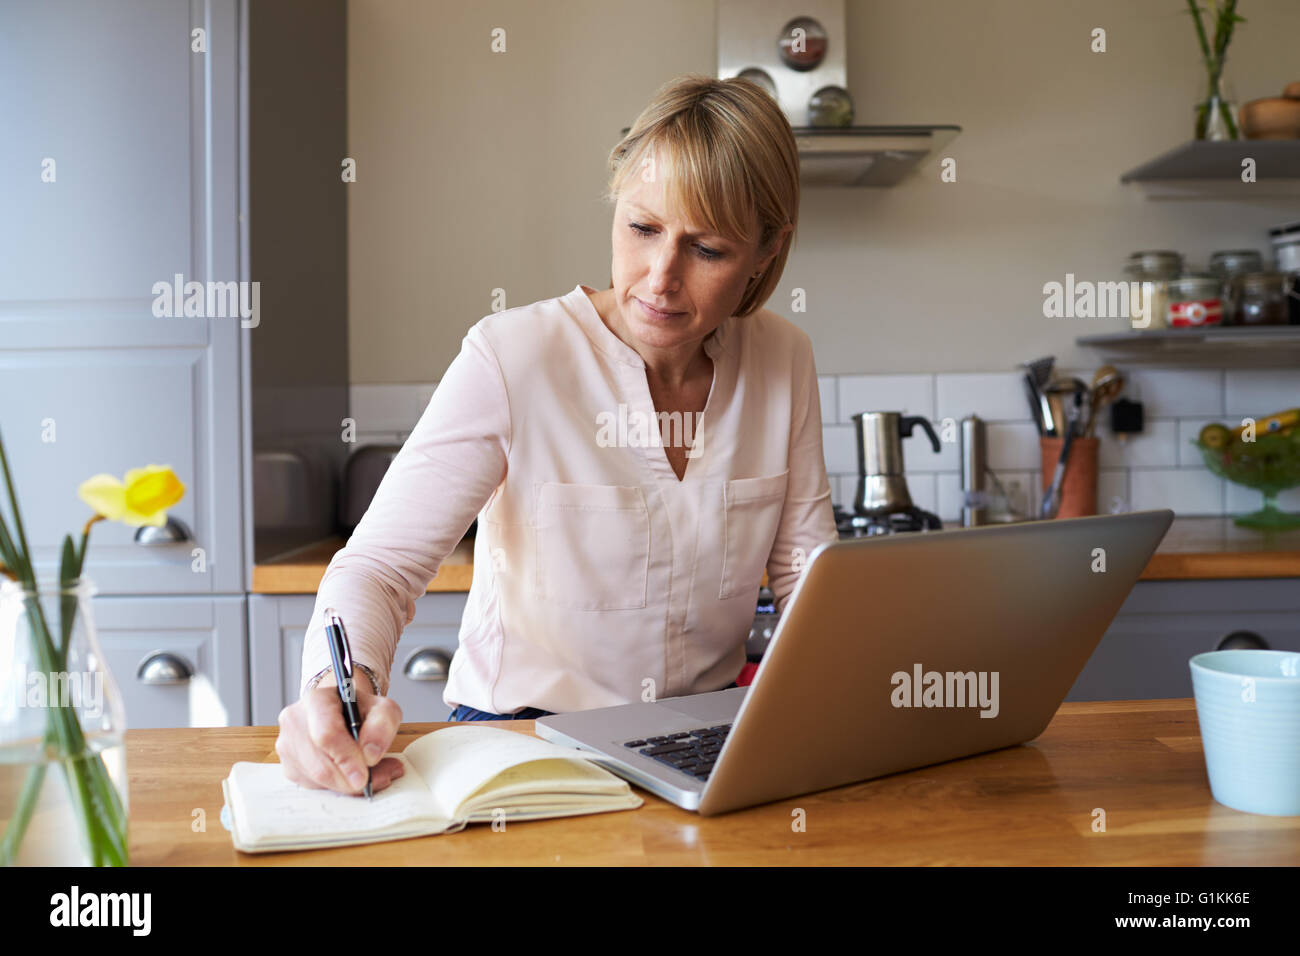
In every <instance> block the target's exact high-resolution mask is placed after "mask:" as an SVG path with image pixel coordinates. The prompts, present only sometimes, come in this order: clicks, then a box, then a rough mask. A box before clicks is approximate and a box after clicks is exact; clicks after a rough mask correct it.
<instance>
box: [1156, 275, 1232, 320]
mask: <svg viewBox="0 0 1300 956" xmlns="http://www.w3.org/2000/svg"><path fill="white" fill-rule="evenodd" d="M1222 295H1223V283H1222V282H1221V281H1220V280H1219V279H1218V278H1217V277H1215V276H1212V275H1205V274H1203V273H1199V272H1198V273H1187V274H1184V275H1181V276H1179V277H1178V278H1177V279H1171V280H1170V281H1169V327H1170V328H1173V329H1185V328H1199V327H1201V326H1205V325H1222V324H1223V300H1222Z"/></svg>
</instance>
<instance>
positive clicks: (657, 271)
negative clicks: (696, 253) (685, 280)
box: [650, 242, 681, 292]
mask: <svg viewBox="0 0 1300 956" xmlns="http://www.w3.org/2000/svg"><path fill="white" fill-rule="evenodd" d="M680 267H681V255H680V254H679V253H678V251H677V247H676V246H674V245H673V244H672V243H671V242H666V243H664V244H663V245H662V246H661V247H660V248H659V249H658V251H656V253H655V256H654V260H653V261H652V263H651V266H650V283H651V288H652V289H654V290H655V291H656V292H661V291H668V290H670V289H671V288H672V287H673V286H674V285H675V284H676V282H677V272H678V270H679V269H680Z"/></svg>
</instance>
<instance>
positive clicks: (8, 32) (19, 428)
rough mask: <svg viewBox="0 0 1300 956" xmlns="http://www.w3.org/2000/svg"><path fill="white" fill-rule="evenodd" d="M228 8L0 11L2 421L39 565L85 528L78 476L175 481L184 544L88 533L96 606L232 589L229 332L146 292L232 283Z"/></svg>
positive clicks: (236, 409) (236, 529)
mask: <svg viewBox="0 0 1300 956" xmlns="http://www.w3.org/2000/svg"><path fill="white" fill-rule="evenodd" d="M237 13H238V4H237V2H236V0H206V2H203V3H196V4H176V3H168V2H161V0H152V2H151V0H118V2H115V3H113V4H100V3H91V2H74V0H56V2H48V3H40V4H6V5H4V6H2V7H0V115H3V116H4V117H5V122H4V137H5V148H4V149H3V150H0V182H3V183H4V196H5V207H6V216H5V219H6V222H7V223H8V225H9V226H10V228H6V229H4V230H0V427H3V434H4V438H5V444H6V448H7V450H8V451H9V453H10V458H11V462H12V464H13V467H14V471H15V479H16V481H17V484H18V487H19V490H20V495H21V499H22V504H23V509H24V512H25V513H26V517H27V524H28V531H29V539H30V541H31V545H32V548H33V552H34V554H33V557H34V559H35V561H36V563H37V565H38V574H39V575H41V576H53V575H54V573H55V568H56V564H57V560H58V554H59V547H60V544H61V542H62V538H63V535H64V534H65V533H70V532H71V533H74V534H75V532H76V531H77V530H78V529H79V528H80V526H81V524H82V522H83V521H84V520H85V519H86V517H87V516H88V509H87V508H86V506H85V505H84V504H82V503H81V502H80V501H79V499H78V498H77V493H76V492H77V486H78V485H79V484H80V483H81V482H82V481H84V480H85V479H87V478H89V477H91V475H92V474H97V473H101V472H107V473H109V474H113V475H115V476H117V477H119V478H120V477H122V476H123V475H124V474H125V472H126V471H127V470H128V469H130V468H134V467H138V466H143V465H148V464H162V465H170V466H171V467H172V468H173V469H174V470H175V471H176V473H177V474H178V475H179V476H180V478H181V480H182V481H183V482H185V484H186V494H185V497H184V498H183V499H182V501H181V502H180V503H179V504H178V505H177V506H176V507H175V508H173V509H171V512H170V514H171V515H172V516H173V517H175V518H177V519H179V520H180V521H181V522H182V523H183V524H184V525H186V526H187V528H188V529H189V530H190V531H191V532H192V535H193V539H192V540H189V541H184V542H181V543H177V544H168V545H162V546H151V547H145V546H142V545H139V544H136V543H135V542H134V539H133V532H132V529H129V528H127V527H125V526H123V525H120V524H101V525H100V526H98V527H97V528H96V529H95V531H94V533H93V540H92V544H91V547H90V550H89V552H88V557H87V562H86V569H85V570H86V574H87V576H88V577H90V578H91V579H92V580H93V581H94V582H95V585H96V587H97V588H98V590H99V592H100V593H101V594H104V595H110V594H178V593H187V594H212V593H220V592H227V593H229V592H242V590H243V560H242V549H243V540H242V529H243V522H242V521H240V520H238V516H240V515H241V507H242V505H241V494H240V478H241V412H240V388H239V385H238V383H239V381H240V336H241V333H243V332H244V330H242V329H241V327H240V319H239V317H238V316H237V315H236V316H232V317H197V316H191V317H186V316H183V315H182V316H165V315H164V316H160V315H158V314H156V312H155V310H154V305H155V302H156V301H157V300H158V299H160V298H161V297H160V296H159V294H158V293H157V292H156V291H155V288H154V287H155V284H157V283H167V284H169V285H171V284H173V283H175V282H176V277H177V276H180V277H182V278H181V285H182V289H183V284H184V283H188V282H191V281H195V282H199V283H205V284H206V282H207V281H209V280H215V281H228V280H236V279H239V278H240V277H241V276H240V262H239V251H240V248H239V247H240V244H239V221H238V220H239V149H238V137H237V135H236V133H237V130H238V128H239V124H238V113H237V108H238V91H239V71H238V66H239V61H238V56H237V54H238V49H239V42H238V40H239V33H238V29H237V27H238V17H237ZM196 27H202V28H203V29H204V30H206V43H207V52H205V53H196V52H193V51H192V50H191V45H190V36H191V30H192V29H193V28H196ZM124 63H136V64H148V68H147V69H145V68H139V69H123V64H124ZM159 311H162V310H161V309H160V310H159ZM215 311H216V310H215V309H214V310H213V312H215ZM232 517H233V518H235V519H236V520H232ZM196 549H198V550H196Z"/></svg>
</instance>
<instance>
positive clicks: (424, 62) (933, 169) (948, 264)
mask: <svg viewBox="0 0 1300 956" xmlns="http://www.w3.org/2000/svg"><path fill="white" fill-rule="evenodd" d="M1241 12H1242V14H1243V15H1244V16H1246V17H1247V19H1248V21H1249V22H1247V23H1245V24H1241V25H1239V26H1238V29H1237V35H1236V36H1235V37H1234V39H1233V44H1232V47H1231V48H1230V52H1229V66H1228V75H1229V77H1230V79H1231V81H1232V83H1233V85H1234V86H1235V89H1236V92H1237V94H1238V97H1239V98H1240V99H1243V100H1244V99H1252V98H1255V97H1259V96H1270V95H1278V94H1279V93H1280V91H1281V89H1282V87H1283V85H1284V84H1285V83H1286V82H1288V81H1291V80H1296V79H1300V55H1298V54H1297V53H1296V50H1297V46H1298V45H1300V3H1295V2H1294V0H1249V2H1246V3H1243V4H1242V5H1241ZM348 16H349V27H348V56H349V70H348V123H349V151H350V154H351V155H353V156H354V157H356V159H357V161H358V174H359V179H358V181H357V182H356V183H354V184H351V185H349V186H348V187H347V188H348V196H349V200H350V202H349V207H348V211H349V223H350V235H349V256H350V260H349V290H350V291H349V305H350V314H351V319H350V323H351V325H350V332H351V335H350V346H349V348H350V365H351V373H350V374H351V380H352V382H353V383H366V384H372V383H373V384H382V383H403V382H405V383H415V382H428V381H436V380H437V379H438V378H439V377H441V374H442V371H443V370H444V369H445V368H446V366H447V364H448V363H449V362H450V361H451V359H452V358H453V357H454V356H455V354H456V352H457V351H458V349H459V346H460V339H461V336H462V335H463V333H464V331H465V329H467V328H468V327H469V326H470V325H472V324H473V323H474V322H475V321H477V320H478V319H479V318H481V317H482V316H483V315H485V314H487V312H488V311H490V309H491V302H490V296H491V290H492V289H494V288H497V287H500V288H504V289H505V290H506V293H507V304H508V305H518V304H523V303H526V302H531V301H535V300H537V299H542V298H548V297H550V296H554V295H561V294H563V293H565V292H568V291H570V290H572V288H573V287H574V285H576V284H577V283H578V282H585V283H587V284H589V285H592V286H595V287H598V288H604V287H605V286H606V285H607V284H608V279H609V258H610V247H609V231H610V210H608V208H607V207H605V206H604V205H603V204H602V203H601V202H600V200H599V195H600V192H601V189H602V187H603V185H604V183H605V179H606V169H605V162H606V157H607V154H608V151H609V149H610V148H611V147H612V146H613V145H614V143H615V142H617V139H618V132H619V130H620V129H621V128H622V127H624V126H627V125H629V124H630V123H631V122H632V120H633V119H634V118H635V116H636V115H637V113H639V112H640V110H641V109H642V108H643V107H644V106H645V104H646V103H647V101H648V100H649V97H650V96H651V94H652V93H653V91H654V90H655V89H656V88H657V87H658V86H659V84H660V83H662V82H663V81H665V80H666V79H669V78H671V77H673V76H676V75H678V74H680V73H685V72H703V73H709V74H713V73H715V72H716V59H717V57H716V28H715V15H714V4H713V3H711V2H709V0H655V2H653V3H649V2H644V0H637V2H633V0H556V2H547V3H537V2H533V0H495V2H475V3H451V2H442V0H438V2H430V0H419V2H416V0H350V2H349V5H348ZM1096 26H1101V27H1104V28H1105V29H1106V30H1107V33H1108V51H1107V52H1106V53H1104V54H1095V53H1091V52H1089V33H1090V31H1091V29H1092V28H1093V27H1096ZM494 27H502V28H504V29H505V30H506V39H507V52H506V53H504V54H494V53H492V52H490V49H489V41H490V32H491V30H492V28H494ZM848 31H849V37H850V40H849V50H848V76H849V88H850V92H851V93H852V94H853V97H854V99H855V102H856V105H857V121H858V122H860V123H926V122H934V123H955V124H958V125H960V126H961V127H962V128H963V130H964V131H963V132H962V134H961V135H960V136H959V137H958V138H957V139H956V140H954V141H953V143H952V144H951V146H950V147H949V148H948V149H947V150H946V152H947V153H948V154H949V155H952V156H953V157H955V158H956V159H957V162H958V181H957V182H956V183H951V184H944V183H940V182H939V181H938V166H937V163H930V164H929V165H927V166H926V167H924V168H923V169H922V170H921V171H920V173H919V174H918V175H917V177H916V178H913V179H911V180H909V181H908V182H907V183H906V184H904V185H902V186H899V187H896V188H893V189H884V190H880V189H874V190H873V189H862V190H842V189H836V190H807V191H806V192H805V196H804V201H803V208H802V210H801V216H800V237H799V240H798V243H797V244H796V246H795V249H794V251H793V253H792V255H791V256H790V259H789V262H788V264H787V266H786V271H785V275H784V277H783V279H782V282H781V285H780V286H779V287H778V289H777V291H776V293H775V294H774V295H773V297H772V299H771V300H770V301H769V303H768V304H769V306H770V307H772V308H774V309H776V310H777V311H779V312H781V313H782V314H785V315H788V316H789V317H791V318H793V319H795V320H796V321H798V322H799V323H800V324H801V325H802V326H803V327H804V328H805V329H807V331H808V332H809V334H810V335H811V336H812V338H813V341H814V343H815V345H816V348H817V361H818V368H819V370H820V371H822V372H823V373H851V372H935V371H953V370H973V371H986V370H1002V369H1006V368H1009V367H1011V366H1012V365H1014V364H1015V363H1016V362H1019V361H1022V360H1025V359H1029V358H1034V357H1037V356H1039V355H1046V354H1054V355H1056V356H1057V360H1058V362H1059V363H1061V364H1064V365H1069V366H1082V365H1087V364H1088V363H1090V362H1092V361H1093V360H1094V358H1095V356H1094V355H1093V354H1092V353H1090V352H1088V351H1083V350H1078V349H1076V348H1075V346H1074V345H1073V341H1074V338H1075V337H1076V336H1078V335H1081V334H1091V333H1095V332H1100V331H1106V330H1108V329H1113V328H1115V327H1116V326H1115V323H1114V321H1107V320H1081V319H1045V318H1043V316H1042V301H1043V295H1042V286H1043V283H1045V282H1048V281H1051V280H1053V279H1056V280H1060V279H1062V278H1063V277H1064V274H1065V273H1066V272H1073V273H1075V274H1076V276H1079V277H1080V278H1083V277H1089V276H1091V277H1095V278H1098V279H1101V278H1111V277H1115V276H1116V275H1117V274H1118V270H1119V267H1120V265H1121V264H1122V262H1123V260H1124V258H1125V257H1126V256H1127V254H1128V253H1129V252H1130V251H1132V250H1135V249H1139V248H1150V247H1157V248H1165V247H1172V248H1176V249H1179V250H1181V251H1183V252H1185V253H1187V254H1188V255H1189V256H1190V257H1191V259H1192V260H1193V262H1200V263H1201V264H1203V263H1204V261H1205V259H1206V258H1207V257H1208V255H1209V253H1210V252H1211V251H1213V250H1214V249H1218V248H1230V247H1238V246H1241V245H1254V246H1257V247H1259V248H1261V249H1266V248H1267V243H1266V240H1267V233H1266V230H1267V227H1268V226H1270V225H1276V224H1277V223H1279V222H1281V221H1284V220H1287V219H1295V218H1300V200H1288V201H1286V202H1280V201H1278V200H1256V201H1253V202H1247V203H1242V202H1231V203H1229V202H1182V203H1154V202H1151V201H1148V200H1145V199H1144V198H1143V197H1142V195H1141V194H1140V193H1139V192H1137V191H1136V190H1135V189H1134V188H1133V187H1125V186H1121V185H1120V183H1119V176H1120V174H1121V173H1123V172H1124V171H1126V170H1128V169H1130V168H1132V167H1133V166H1136V165H1138V164H1140V163H1142V162H1145V161H1146V160H1148V159H1151V158H1153V157H1155V156H1156V155H1158V154H1160V153H1162V152H1164V151H1165V150H1167V149H1169V148H1171V147H1173V146H1176V145H1178V144H1179V143H1181V142H1183V141H1185V140H1187V139H1190V138H1191V131H1192V124H1193V116H1192V104H1193V102H1194V101H1195V99H1196V97H1197V96H1198V95H1199V94H1200V89H1201V80H1200V71H1201V69H1202V68H1201V67H1200V65H1199V63H1198V56H1199V52H1198V48H1197V43H1196V39H1195V35H1194V31H1193V28H1192V25H1191V21H1190V18H1189V16H1188V14H1187V13H1186V12H1185V7H1184V5H1183V3H1182V2H1181V0H1090V2H1088V3H1080V2H1064V0H984V2H968V0H849V2H848ZM795 287H800V288H803V289H805V290H807V293H808V301H809V310H808V312H807V313H804V314H798V315H794V314H792V313H791V312H790V310H789V308H788V306H789V304H790V290H791V289H793V288H795Z"/></svg>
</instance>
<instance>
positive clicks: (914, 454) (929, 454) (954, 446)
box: [855, 421, 961, 476]
mask: <svg viewBox="0 0 1300 956" xmlns="http://www.w3.org/2000/svg"><path fill="white" fill-rule="evenodd" d="M930 427H931V428H933V429H934V434H935V437H937V438H938V439H939V451H938V452H937V453H936V452H935V450H934V445H932V444H930V436H929V435H928V434H926V431H925V429H924V428H922V427H921V426H920V425H916V426H913V428H912V435H911V437H910V438H905V439H904V440H903V473H904V474H906V475H909V476H911V475H913V474H933V473H934V472H937V471H961V428H960V427H954V428H953V430H952V438H953V440H952V441H944V430H943V423H942V422H935V421H932V422H930ZM855 467H856V465H855Z"/></svg>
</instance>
